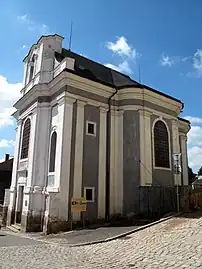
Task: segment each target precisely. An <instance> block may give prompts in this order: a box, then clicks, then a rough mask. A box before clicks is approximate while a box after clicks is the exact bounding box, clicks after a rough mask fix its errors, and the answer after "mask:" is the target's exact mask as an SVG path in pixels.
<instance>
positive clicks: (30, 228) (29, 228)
mask: <svg viewBox="0 0 202 269" xmlns="http://www.w3.org/2000/svg"><path fill="white" fill-rule="evenodd" d="M42 221H43V220H42V216H41V215H38V216H36V215H32V213H31V212H28V213H27V214H22V216H21V231H22V232H42V231H43V225H42Z"/></svg>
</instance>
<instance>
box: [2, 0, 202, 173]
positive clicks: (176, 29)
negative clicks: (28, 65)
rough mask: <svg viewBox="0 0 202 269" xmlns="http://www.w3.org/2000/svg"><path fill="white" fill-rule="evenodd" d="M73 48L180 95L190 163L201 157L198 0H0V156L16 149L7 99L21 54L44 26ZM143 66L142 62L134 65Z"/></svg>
mask: <svg viewBox="0 0 202 269" xmlns="http://www.w3.org/2000/svg"><path fill="white" fill-rule="evenodd" d="M71 20H72V21H73V35H72V50H74V51H75V52H77V53H80V54H82V55H85V56H87V57H89V58H91V59H93V60H95V61H99V62H101V63H103V64H105V65H107V66H109V67H111V68H114V69H116V70H119V71H121V72H124V73H126V74H128V75H130V76H131V77H132V78H134V79H136V80H138V78H139V75H138V70H139V69H140V71H141V72H140V73H141V81H142V82H143V83H144V84H147V85H149V86H151V87H154V88H156V89H159V90H161V91H163V92H165V93H167V94H170V95H172V96H174V97H176V98H179V99H181V100H182V101H183V102H184V103H185V108H184V112H183V114H182V117H186V118H187V119H189V120H190V121H191V122H192V129H191V131H190V133H189V139H188V148H189V165H190V166H191V167H192V168H193V169H194V170H197V169H198V168H199V167H200V166H201V165H202V110H201V99H202V35H201V25H202V1H201V0H195V1H194V4H193V1H190V0H184V1H180V0H178V1H176V0H164V1H162V0H127V1H122V0H110V1H107V0H102V1H94V0H86V1H83V0H58V1H57V2H54V3H53V2H51V1H47V0H43V1H39V0H35V1H27V0H15V1H12V0H7V1H0V33H1V42H0V160H2V159H3V158H4V154H5V153H10V154H13V146H14V143H15V121H14V120H13V119H12V117H11V116H10V115H11V113H12V112H13V108H12V105H13V103H14V102H15V101H16V100H17V99H18V98H19V96H20V89H21V82H22V79H23V63H22V60H23V58H24V56H26V53H27V52H28V50H29V48H30V46H31V45H32V44H33V43H35V42H36V41H37V39H38V38H39V37H40V36H41V35H42V34H49V33H58V34H60V35H62V36H64V37H65V41H64V46H66V47H68V36H69V32H70V22H71ZM138 66H139V67H140V68H139V67H138Z"/></svg>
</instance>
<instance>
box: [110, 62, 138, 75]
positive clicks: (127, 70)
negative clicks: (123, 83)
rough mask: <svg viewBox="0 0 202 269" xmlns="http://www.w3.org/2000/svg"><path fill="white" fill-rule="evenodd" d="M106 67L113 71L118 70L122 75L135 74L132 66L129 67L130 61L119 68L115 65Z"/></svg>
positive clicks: (121, 64)
mask: <svg viewBox="0 0 202 269" xmlns="http://www.w3.org/2000/svg"><path fill="white" fill-rule="evenodd" d="M105 66H106V67H109V68H111V69H114V70H116V71H118V72H121V73H126V74H129V75H131V74H132V73H133V72H132V70H131V68H130V66H129V63H128V61H123V62H122V63H120V64H119V65H118V66H116V65H113V64H105Z"/></svg>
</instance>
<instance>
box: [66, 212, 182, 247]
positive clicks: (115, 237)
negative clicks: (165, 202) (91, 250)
mask: <svg viewBox="0 0 202 269" xmlns="http://www.w3.org/2000/svg"><path fill="white" fill-rule="evenodd" d="M181 214H182V212H180V213H175V214H173V215H170V216H168V217H165V218H162V219H160V220H157V221H154V222H152V223H149V224H146V225H143V226H141V227H138V228H135V229H133V230H131V231H128V232H125V233H122V234H119V235H115V236H112V237H109V238H107V239H103V240H97V241H92V242H85V243H80V244H73V245H69V246H70V247H82V246H88V245H95V244H100V243H107V242H110V241H113V240H116V239H119V238H122V237H125V236H127V235H130V234H133V233H135V232H139V231H142V230H144V229H147V228H149V227H151V226H154V225H156V224H158V223H161V222H164V221H167V220H169V219H172V218H174V217H177V216H180V215H181Z"/></svg>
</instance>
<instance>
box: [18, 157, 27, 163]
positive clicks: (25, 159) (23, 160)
mask: <svg viewBox="0 0 202 269" xmlns="http://www.w3.org/2000/svg"><path fill="white" fill-rule="evenodd" d="M26 161H28V158H24V159H20V163H24V162H26Z"/></svg>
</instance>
